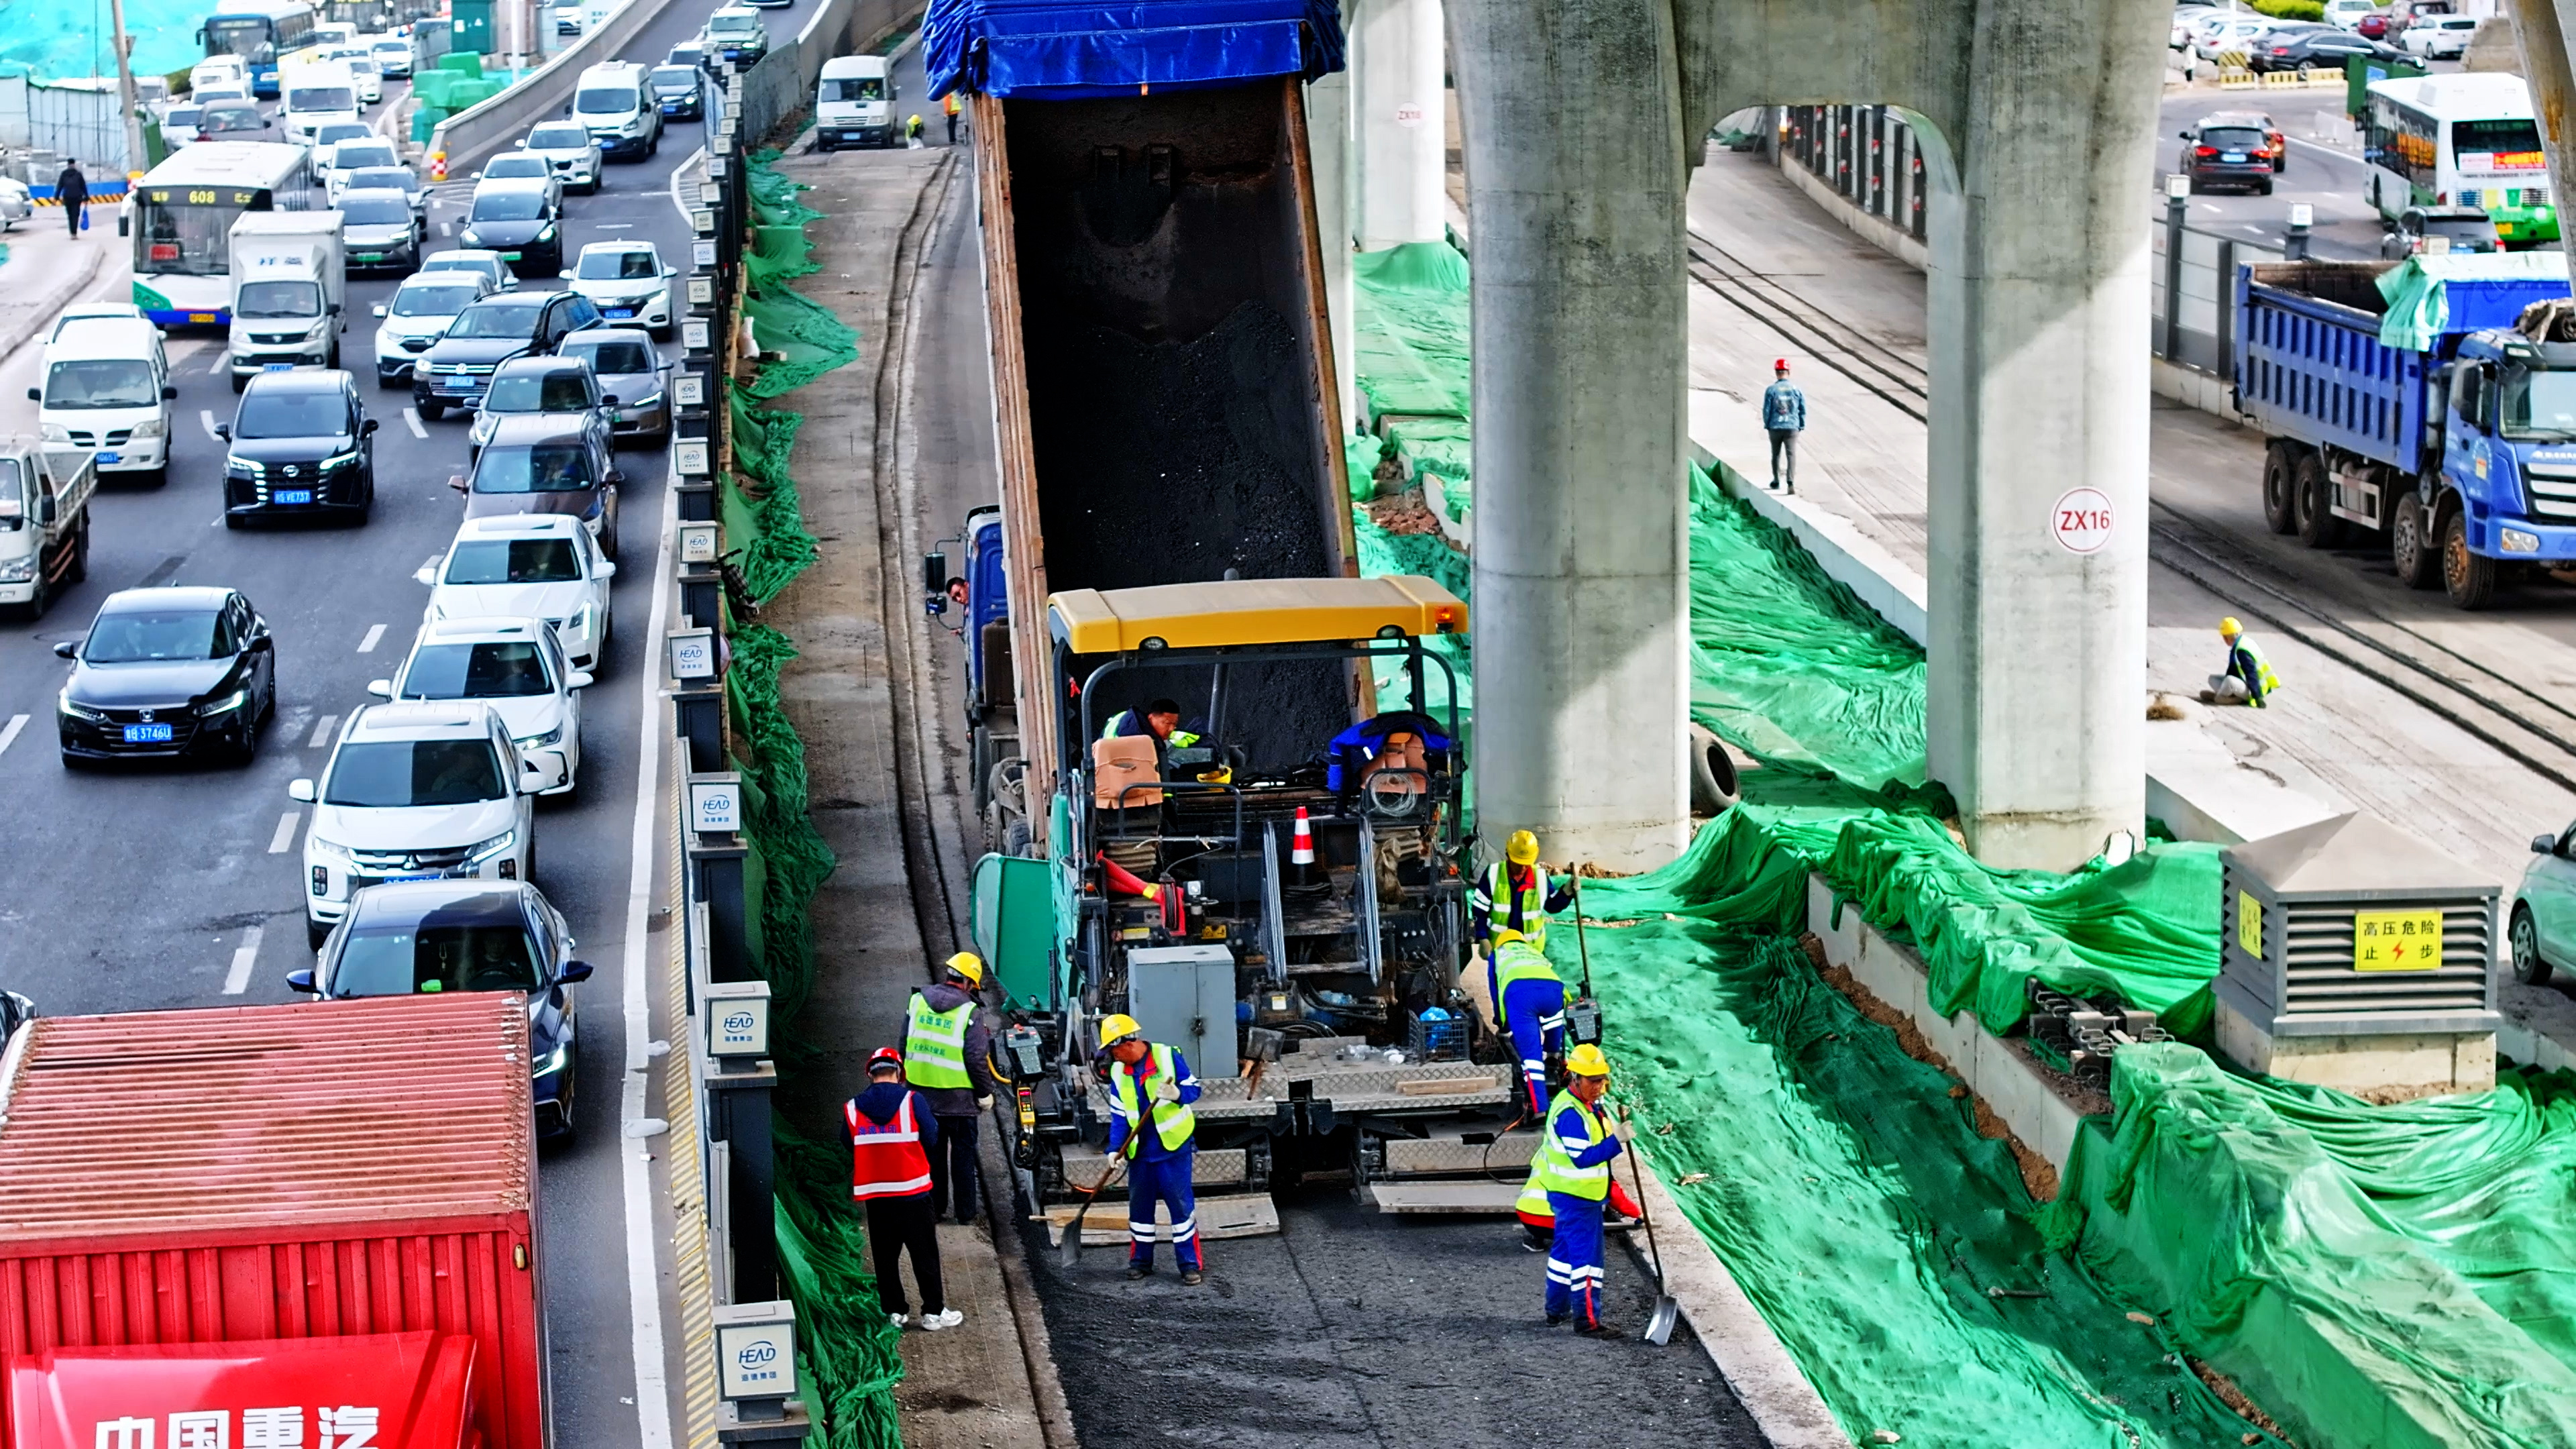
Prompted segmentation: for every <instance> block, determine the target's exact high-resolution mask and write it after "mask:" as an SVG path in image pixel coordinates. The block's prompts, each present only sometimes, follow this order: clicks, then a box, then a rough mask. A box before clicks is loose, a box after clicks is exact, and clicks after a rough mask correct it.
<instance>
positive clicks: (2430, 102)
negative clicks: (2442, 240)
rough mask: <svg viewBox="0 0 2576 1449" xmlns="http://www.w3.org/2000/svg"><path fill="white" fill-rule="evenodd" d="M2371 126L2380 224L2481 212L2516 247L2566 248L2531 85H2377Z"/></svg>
mask: <svg viewBox="0 0 2576 1449" xmlns="http://www.w3.org/2000/svg"><path fill="white" fill-rule="evenodd" d="M2364 124H2365V130H2364V132H2363V137H2362V159H2363V160H2365V161H2366V162H2368V163H2369V165H2370V172H2369V179H2368V180H2366V181H2365V182H2364V183H2363V186H2364V188H2365V189H2366V190H2367V192H2368V193H2369V197H2370V203H2371V205H2372V206H2374V207H2377V208H2378V209H2379V214H2380V215H2382V216H2385V217H2390V218H2395V217H2396V216H2398V215H2400V214H2401V213H2403V212H2404V211H2405V210H2406V208H2408V207H2410V206H2474V207H2477V208H2479V209H2481V210H2483V211H2484V212H2486V214H2487V215H2488V216H2489V217H2490V218H2491V219H2493V220H2494V222H2495V227H2496V235H2497V236H2499V237H2501V238H2503V240H2504V242H2505V244H2506V245H2507V246H2511V247H2522V246H2530V245H2532V244H2535V243H2538V242H2547V241H2555V240H2557V239H2558V207H2557V204H2556V202H2555V201H2554V200H2553V199H2552V198H2551V196H2550V194H2549V160H2548V158H2547V157H2546V156H2544V155H2542V154H2541V150H2540V128H2539V126H2538V124H2537V123H2536V122H2535V121H2534V120H2533V119H2532V112H2531V88H2530V87H2529V86H2528V85H2527V84H2525V83H2524V81H2523V78H2522V77H2520V76H2518V75H2506V74H2504V73H2502V72H2500V71H2479V72H2473V73H2461V74H2455V75H2428V76H2421V77H2416V78H2413V79H2405V80H2382V81H2373V82H2371V84H2370V109H2369V113H2368V116H2367V118H2366V120H2365V123H2364Z"/></svg>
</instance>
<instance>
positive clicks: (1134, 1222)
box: [1100, 1012, 1201, 1286]
mask: <svg viewBox="0 0 2576 1449" xmlns="http://www.w3.org/2000/svg"><path fill="white" fill-rule="evenodd" d="M1100 1045H1101V1046H1102V1047H1103V1048H1104V1049H1106V1050H1107V1051H1108V1053H1109V1151H1110V1155H1112V1156H1122V1155H1123V1156H1124V1157H1125V1158H1126V1159H1127V1276H1128V1277H1130V1278H1143V1277H1146V1276H1148V1275H1150V1274H1151V1273H1152V1272H1153V1271H1154V1205H1155V1204H1156V1203H1161V1204H1162V1205H1163V1206H1164V1207H1166V1208H1168V1209H1169V1210H1170V1212H1171V1217H1172V1256H1173V1257H1174V1258H1175V1259H1177V1260H1179V1262H1180V1265H1181V1281H1182V1282H1184V1283H1188V1284H1191V1285H1192V1286H1196V1285H1197V1283H1198V1282H1199V1280H1200V1272H1199V1265H1200V1261H1201V1260H1200V1257H1199V1225H1198V1218H1197V1212H1198V1205H1197V1200H1196V1198H1195V1197H1194V1196H1193V1190H1192V1186H1191V1182H1190V1173H1191V1172H1192V1170H1193V1169H1194V1168H1195V1167H1196V1166H1197V1162H1198V1146H1197V1142H1196V1140H1195V1138H1196V1134H1197V1132H1198V1116H1197V1114H1196V1113H1193V1112H1192V1111H1191V1110H1190V1104H1191V1103H1192V1102H1195V1101H1197V1100H1198V1099H1199V1078H1198V1073H1196V1072H1194V1071H1192V1070H1190V1061H1189V1058H1187V1057H1185V1056H1182V1055H1181V1053H1180V1051H1179V1049H1178V1048H1175V1047H1168V1046H1165V1045H1163V1044H1162V1043H1161V1042H1149V1041H1147V1040H1145V1033H1144V1030H1143V1028H1141V1027H1139V1026H1137V1025H1136V1018H1134V1017H1132V1016H1129V1015H1126V1014H1125V1013H1123V1012H1121V1013H1119V1014H1116V1015H1113V1016H1111V1017H1109V1018H1107V1019H1106V1020H1104V1021H1102V1022H1101V1023H1100Z"/></svg>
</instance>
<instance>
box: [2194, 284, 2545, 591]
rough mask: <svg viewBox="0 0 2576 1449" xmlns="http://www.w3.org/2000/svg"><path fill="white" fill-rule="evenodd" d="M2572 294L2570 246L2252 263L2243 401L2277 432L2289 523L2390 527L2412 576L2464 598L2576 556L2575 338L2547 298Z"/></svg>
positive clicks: (2272, 472) (2240, 314)
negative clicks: (2521, 568) (2522, 569)
mask: <svg viewBox="0 0 2576 1449" xmlns="http://www.w3.org/2000/svg"><path fill="white" fill-rule="evenodd" d="M2567 295H2568V290H2567V262H2566V258H2565V256H2564V254H2562V253H2560V252H2559V251H2558V250H2557V249H2555V248H2551V249H2549V250H2547V251H2538V252H2513V253H2490V254H2470V255H2460V254H2453V255H2447V256H2435V255H2424V256H2414V257H2408V258H2406V259H2404V260H2402V261H2396V262H2318V261H2308V262H2279V263H2258V264H2255V265H2251V266H2247V267H2243V268H2241V269H2239V272H2238V275H2237V279H2236V296H2235V315H2234V319H2233V321H2234V331H2235V383H2236V405H2237V410H2238V411H2239V412H2241V413H2243V414H2244V415H2245V416H2246V417H2247V418H2248V419H2250V420H2251V421H2252V422H2253V424H2254V426H2256V427H2257V428H2259V429H2261V430H2262V431H2263V432H2264V433H2265V434H2267V435H2268V437H2269V442H2268V444H2267V445H2266V447H2265V450H2264V455H2263V517H2264V520H2265V521H2266V522H2267V523H2269V524H2270V525H2271V527H2272V531H2273V532H2275V533H2284V534H2295V535H2297V536H2298V538H2299V539H2300V541H2301V542H2303V543H2305V544H2307V545H2308V546H2309V547H2311V548H2335V547H2341V546H2345V545H2347V544H2350V543H2353V542H2357V541H2358V540H2357V539H2355V537H2354V535H2355V534H2357V533H2359V534H2367V535H2376V536H2378V537H2380V538H2384V539H2385V540H2386V546H2387V547H2388V549H2389V553H2390V557H2391V560H2392V561H2393V562H2394V564H2395V566H2396V571H2397V577H2398V579H2399V581H2400V582H2402V583H2404V584H2405V585H2406V586H2408V587H2410V588H2419V589H2420V588H2430V587H2432V586H2433V584H2434V583H2435V582H2436V581H2437V580H2438V581H2439V582H2440V583H2441V584H2442V585H2443V587H2444V588H2445V589H2446V590H2448V591H2449V593H2450V596H2451V601H2452V602H2453V603H2454V604H2457V605H2458V606H2459V607H2461V608H2463V609H2479V608H2484V607H2486V606H2487V605H2488V604H2490V603H2492V602H2493V600H2494V597H2495V592H2496V590H2497V588H2498V587H2499V586H2500V585H2501V584H2503V583H2504V582H2506V581H2507V579H2508V577H2509V575H2508V569H2509V566H2511V565H2514V564H2524V563H2529V564H2555V563H2566V562H2571V561H2576V340H2568V341H2556V340H2545V338H2547V337H2552V336H2556V335H2559V332H2560V331H2561V330H2563V327H2562V328H2559V329H2553V328H2551V327H2549V326H2547V325H2545V324H2544V323H2543V322H2542V321H2541V320H2540V318H2539V315H2538V314H2539V313H2541V312H2544V311H2546V310H2547V309H2541V308H2535V307H2534V306H2533V304H2535V303H2543V302H2548V301H2552V300H2563V299H2565V298H2566V297H2567ZM2527 310H2529V311H2531V312H2532V313H2533V314H2534V321H2533V322H2532V323H2531V324H2529V325H2530V327H2531V330H2530V331H2527V332H2526V331H2523V330H2518V327H2519V326H2521V325H2523V318H2524V316H2525V313H2526V311H2527Z"/></svg>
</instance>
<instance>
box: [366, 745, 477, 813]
mask: <svg viewBox="0 0 2576 1449" xmlns="http://www.w3.org/2000/svg"><path fill="white" fill-rule="evenodd" d="M509 797H510V791H509V788H508V785H507V784H506V782H505V781H504V780H503V778H502V775H501V761H500V759H499V758H498V757H497V756H495V755H494V754H493V753H492V742H491V741H489V740H487V739H483V738H481V737H479V736H478V737H476V738H474V739H470V740H369V741H363V742H360V743H357V744H348V745H342V746H341V747H340V753H339V755H338V756H337V757H336V758H334V759H333V760H332V761H331V778H330V780H329V781H328V782H326V783H325V784H324V785H323V787H322V802H323V803H324V804H326V805H350V806H355V807H357V808H360V809H372V810H394V809H401V808H404V807H406V806H413V805H472V804H476V803H478V802H480V801H484V800H506V799H508V798H509Z"/></svg>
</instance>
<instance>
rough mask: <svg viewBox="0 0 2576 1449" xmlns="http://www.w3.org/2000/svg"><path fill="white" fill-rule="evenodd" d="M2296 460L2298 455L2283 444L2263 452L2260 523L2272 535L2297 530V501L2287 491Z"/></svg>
mask: <svg viewBox="0 0 2576 1449" xmlns="http://www.w3.org/2000/svg"><path fill="white" fill-rule="evenodd" d="M2298 461H2299V455H2298V453H2297V452H2296V451H2295V450H2293V449H2292V448H2291V447H2290V446H2289V445H2288V444H2286V443H2274V444H2273V445H2271V446H2270V447H2268V448H2265V449H2264V450H2263V521H2264V522H2265V523H2267V524H2269V525H2271V528H2272V531H2273V532H2274V533H2296V532H2298V531H2299V506H2298V501H2297V499H2296V497H2295V496H2294V495H2293V494H2292V493H2291V491H2290V490H2291V484H2290V475H2291V473H2292V471H2293V470H2294V469H2295V468H2296V467H2297V465H2298Z"/></svg>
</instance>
